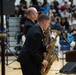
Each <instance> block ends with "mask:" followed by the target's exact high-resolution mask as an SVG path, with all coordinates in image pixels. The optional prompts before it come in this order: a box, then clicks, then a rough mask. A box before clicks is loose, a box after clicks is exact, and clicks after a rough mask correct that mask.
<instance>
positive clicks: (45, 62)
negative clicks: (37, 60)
mask: <svg viewBox="0 0 76 75" xmlns="http://www.w3.org/2000/svg"><path fill="white" fill-rule="evenodd" d="M42 64H43V65H44V67H45V68H46V67H47V66H48V61H47V60H43V62H42Z"/></svg>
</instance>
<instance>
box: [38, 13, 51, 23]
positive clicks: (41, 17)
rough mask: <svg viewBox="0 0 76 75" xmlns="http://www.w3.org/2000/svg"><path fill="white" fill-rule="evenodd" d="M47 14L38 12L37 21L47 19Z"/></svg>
mask: <svg viewBox="0 0 76 75" xmlns="http://www.w3.org/2000/svg"><path fill="white" fill-rule="evenodd" d="M49 19H50V18H49V16H48V15H46V14H40V15H39V17H38V22H41V21H43V20H49Z"/></svg>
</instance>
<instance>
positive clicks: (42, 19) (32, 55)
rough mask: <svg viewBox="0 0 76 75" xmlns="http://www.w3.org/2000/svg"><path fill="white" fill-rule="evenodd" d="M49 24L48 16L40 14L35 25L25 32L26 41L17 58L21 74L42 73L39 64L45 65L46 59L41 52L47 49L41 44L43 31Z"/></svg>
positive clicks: (46, 63) (37, 74) (34, 74)
mask: <svg viewBox="0 0 76 75" xmlns="http://www.w3.org/2000/svg"><path fill="white" fill-rule="evenodd" d="M49 24H50V18H49V16H47V15H45V14H41V15H39V17H38V23H37V25H35V26H33V27H32V28H30V30H29V31H28V32H27V34H26V41H25V43H24V45H23V48H22V50H21V52H20V54H19V56H18V59H17V61H18V62H19V63H20V66H21V70H22V73H23V75H42V74H41V66H42V65H43V66H44V67H45V68H46V67H47V65H48V61H47V60H45V59H44V58H43V53H44V52H45V51H47V50H46V46H44V45H43V39H44V34H43V31H46V30H47V28H48V27H49Z"/></svg>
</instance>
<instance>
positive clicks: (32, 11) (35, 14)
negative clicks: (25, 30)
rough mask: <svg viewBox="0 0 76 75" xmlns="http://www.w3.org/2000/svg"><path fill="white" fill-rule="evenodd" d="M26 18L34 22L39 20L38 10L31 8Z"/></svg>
mask: <svg viewBox="0 0 76 75" xmlns="http://www.w3.org/2000/svg"><path fill="white" fill-rule="evenodd" d="M26 16H27V18H29V19H30V20H32V21H34V20H37V18H38V12H37V9H36V8H35V7H29V8H28V9H27V12H26Z"/></svg>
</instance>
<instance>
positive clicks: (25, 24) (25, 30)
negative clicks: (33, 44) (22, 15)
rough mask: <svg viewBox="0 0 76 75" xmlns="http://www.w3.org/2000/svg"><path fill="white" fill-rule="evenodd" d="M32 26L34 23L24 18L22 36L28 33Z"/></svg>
mask: <svg viewBox="0 0 76 75" xmlns="http://www.w3.org/2000/svg"><path fill="white" fill-rule="evenodd" d="M34 25H35V22H33V21H32V20H30V19H28V18H26V20H25V23H24V34H25V35H26V33H27V32H28V31H29V29H30V28H31V27H32V26H34Z"/></svg>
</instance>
